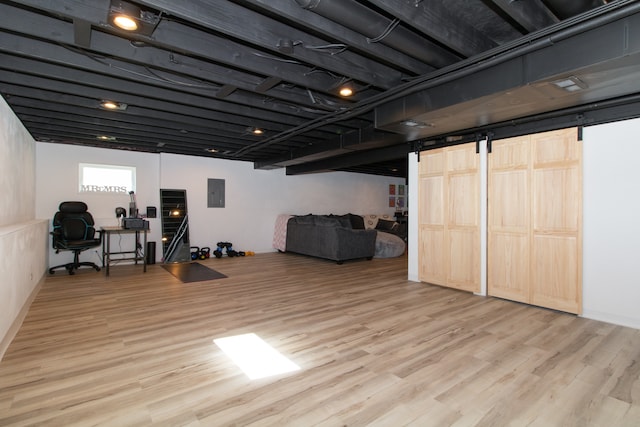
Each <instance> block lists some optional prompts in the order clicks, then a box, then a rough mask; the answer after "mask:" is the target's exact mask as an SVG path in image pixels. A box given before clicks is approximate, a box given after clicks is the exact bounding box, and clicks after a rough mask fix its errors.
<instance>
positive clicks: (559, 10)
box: [545, 0, 608, 19]
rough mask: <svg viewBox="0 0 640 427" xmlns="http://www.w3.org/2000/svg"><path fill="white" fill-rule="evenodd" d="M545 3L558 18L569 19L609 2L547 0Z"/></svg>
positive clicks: (603, 0)
mask: <svg viewBox="0 0 640 427" xmlns="http://www.w3.org/2000/svg"><path fill="white" fill-rule="evenodd" d="M545 3H547V4H548V5H549V7H550V8H551V10H552V11H553V12H555V13H556V14H557V15H558V18H560V19H567V18H570V17H572V16H575V15H578V14H580V13H583V12H586V11H588V10H591V9H593V8H596V7H598V6H602V5H603V4H607V3H608V2H607V1H606V0H546V2H545Z"/></svg>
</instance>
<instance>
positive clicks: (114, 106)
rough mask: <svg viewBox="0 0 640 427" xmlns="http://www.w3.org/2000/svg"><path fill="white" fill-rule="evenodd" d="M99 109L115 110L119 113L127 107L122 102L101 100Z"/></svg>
mask: <svg viewBox="0 0 640 427" xmlns="http://www.w3.org/2000/svg"><path fill="white" fill-rule="evenodd" d="M100 107H102V108H104V109H105V110H111V111H115V110H119V111H124V110H126V109H127V107H128V105H127V104H124V103H122V102H115V101H109V100H103V101H100Z"/></svg>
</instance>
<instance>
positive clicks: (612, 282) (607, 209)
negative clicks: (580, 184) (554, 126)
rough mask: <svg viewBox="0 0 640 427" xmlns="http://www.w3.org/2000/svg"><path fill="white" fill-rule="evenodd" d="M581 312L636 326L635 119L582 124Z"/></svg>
mask: <svg viewBox="0 0 640 427" xmlns="http://www.w3.org/2000/svg"><path fill="white" fill-rule="evenodd" d="M583 147H584V214H583V217H584V221H583V224H584V240H583V285H582V288H583V307H584V311H583V315H584V316H585V317H589V318H592V319H598V320H603V321H606V322H611V323H616V324H620V325H625V326H631V327H634V328H640V274H639V273H640V119H635V120H627V121H624V122H616V123H610V124H606V125H600V126H592V127H587V128H585V129H584V133H583Z"/></svg>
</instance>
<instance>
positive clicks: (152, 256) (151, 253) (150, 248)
mask: <svg viewBox="0 0 640 427" xmlns="http://www.w3.org/2000/svg"><path fill="white" fill-rule="evenodd" d="M145 256H146V257H147V264H155V263H156V242H147V250H146V251H145Z"/></svg>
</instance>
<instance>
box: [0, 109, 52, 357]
mask: <svg viewBox="0 0 640 427" xmlns="http://www.w3.org/2000/svg"><path fill="white" fill-rule="evenodd" d="M0 206H2V209H0V358H2V355H3V354H4V351H5V350H6V348H7V347H8V345H9V342H10V341H11V339H12V338H13V336H14V334H15V332H16V331H17V328H18V327H19V326H20V323H21V322H22V319H23V317H24V315H25V313H26V308H27V307H28V305H29V303H30V300H31V298H32V297H33V296H34V295H35V292H36V289H37V287H38V284H39V283H40V282H41V280H42V279H43V277H44V274H45V272H46V264H47V259H46V243H47V237H48V235H47V229H46V222H44V221H38V220H36V219H35V218H36V217H35V142H34V141H33V139H32V138H31V136H30V135H29V133H27V131H26V130H25V129H24V127H23V126H22V124H21V123H20V121H19V120H18V119H17V117H16V116H15V114H14V113H13V111H11V109H10V108H9V106H8V105H7V103H6V102H5V100H4V99H3V98H1V97H0Z"/></svg>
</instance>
